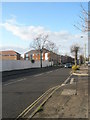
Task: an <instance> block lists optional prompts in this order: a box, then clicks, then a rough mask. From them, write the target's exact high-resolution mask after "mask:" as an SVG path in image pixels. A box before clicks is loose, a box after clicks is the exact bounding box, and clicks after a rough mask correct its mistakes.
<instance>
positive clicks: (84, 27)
mask: <svg viewBox="0 0 90 120" xmlns="http://www.w3.org/2000/svg"><path fill="white" fill-rule="evenodd" d="M80 7H81V14H80V15H79V19H80V21H79V22H77V23H76V24H75V25H74V27H76V28H77V29H78V30H80V31H82V32H88V31H90V11H87V10H86V9H85V8H84V7H83V6H82V4H81V5H80Z"/></svg>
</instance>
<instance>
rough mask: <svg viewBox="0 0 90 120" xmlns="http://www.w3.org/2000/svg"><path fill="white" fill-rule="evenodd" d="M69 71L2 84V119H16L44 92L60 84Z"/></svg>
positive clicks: (55, 71) (63, 69) (25, 77)
mask: <svg viewBox="0 0 90 120" xmlns="http://www.w3.org/2000/svg"><path fill="white" fill-rule="evenodd" d="M70 70H71V69H69V68H60V69H56V70H52V71H48V72H43V73H39V74H36V75H35V74H34V75H32V76H23V77H21V78H16V79H11V80H10V81H7V82H4V83H3V86H2V101H3V102H2V117H3V118H16V117H17V116H18V115H19V114H20V113H21V112H22V111H23V110H24V109H25V108H26V107H28V106H29V105H30V104H31V103H32V102H33V101H35V100H36V99H37V98H38V97H39V96H41V95H42V94H43V93H44V92H45V91H46V90H48V89H49V88H51V87H53V86H56V85H58V84H62V83H63V82H64V81H65V80H66V79H67V77H68V76H69V74H70Z"/></svg>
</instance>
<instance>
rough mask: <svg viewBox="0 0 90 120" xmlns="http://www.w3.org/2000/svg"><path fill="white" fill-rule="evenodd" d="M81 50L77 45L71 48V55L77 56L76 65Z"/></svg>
mask: <svg viewBox="0 0 90 120" xmlns="http://www.w3.org/2000/svg"><path fill="white" fill-rule="evenodd" d="M79 50H80V47H79V46H78V45H77V44H76V45H75V44H74V45H72V46H71V53H74V55H75V65H77V58H78V52H79Z"/></svg>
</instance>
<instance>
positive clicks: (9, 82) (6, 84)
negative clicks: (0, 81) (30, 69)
mask: <svg viewBox="0 0 90 120" xmlns="http://www.w3.org/2000/svg"><path fill="white" fill-rule="evenodd" d="M25 79H26V78H23V79H20V80H17V81H12V82H9V83H6V84H4V85H3V86H7V85H11V84H13V83H17V82H20V81H23V80H25Z"/></svg>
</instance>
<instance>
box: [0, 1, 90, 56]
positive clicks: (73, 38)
mask: <svg viewBox="0 0 90 120" xmlns="http://www.w3.org/2000/svg"><path fill="white" fill-rule="evenodd" d="M82 5H83V7H84V8H85V9H86V10H87V9H88V3H85V2H84V3H82ZM81 11H82V9H81V7H80V2H72V3H71V2H59V3H55V2H54V3H53V2H51V3H40V2H38V3H36V2H34V3H31V2H13V3H10V2H8V3H6V2H4V3H2V24H1V26H2V45H1V46H0V47H2V48H1V49H3V50H7V49H13V50H16V51H17V52H20V53H21V54H23V53H25V52H27V51H28V50H29V49H30V44H31V43H32V40H33V38H34V37H35V36H36V35H37V34H39V33H42V32H45V33H48V34H49V39H50V40H51V41H53V42H55V43H56V44H57V46H59V53H60V54H67V55H70V54H71V53H70V46H71V45H72V44H76V43H77V44H79V45H80V46H81V47H82V48H83V50H82V51H83V52H84V45H85V43H86V44H87V46H88V41H87V35H86V34H84V33H82V32H80V31H79V30H77V29H76V28H75V27H74V26H73V25H74V24H77V23H78V21H79V22H80V18H79V15H80V14H82V13H81ZM82 35H83V36H84V37H83V38H81V36H82Z"/></svg>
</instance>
